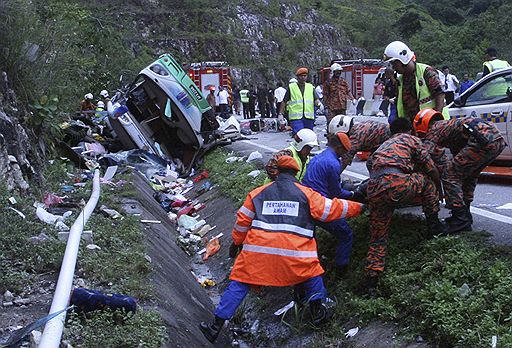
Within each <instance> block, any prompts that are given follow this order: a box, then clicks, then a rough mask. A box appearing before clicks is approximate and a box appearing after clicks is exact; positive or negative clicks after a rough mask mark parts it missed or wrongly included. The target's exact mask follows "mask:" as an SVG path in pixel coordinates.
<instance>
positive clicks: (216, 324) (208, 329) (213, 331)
mask: <svg viewBox="0 0 512 348" xmlns="http://www.w3.org/2000/svg"><path fill="white" fill-rule="evenodd" d="M224 322H225V320H224V319H222V318H219V317H217V316H216V317H215V320H214V321H213V323H211V324H207V323H205V322H204V321H203V322H202V323H201V324H199V329H200V330H201V332H202V333H203V335H204V337H206V339H207V340H208V341H210V342H212V343H213V342H215V340H216V339H217V337H218V336H219V333H220V330H222V327H223V326H224Z"/></svg>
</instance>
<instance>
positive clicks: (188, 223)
mask: <svg viewBox="0 0 512 348" xmlns="http://www.w3.org/2000/svg"><path fill="white" fill-rule="evenodd" d="M195 224H197V220H196V219H194V218H193V217H192V216H189V215H181V216H180V217H179V218H178V226H182V227H185V228H186V229H187V230H190V229H191V228H192V226H194V225H195Z"/></svg>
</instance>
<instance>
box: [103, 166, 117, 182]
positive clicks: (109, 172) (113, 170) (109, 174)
mask: <svg viewBox="0 0 512 348" xmlns="http://www.w3.org/2000/svg"><path fill="white" fill-rule="evenodd" d="M116 172H117V166H110V167H108V168H107V170H106V171H105V175H103V178H102V181H103V182H107V181H111V180H112V178H113V177H114V175H116Z"/></svg>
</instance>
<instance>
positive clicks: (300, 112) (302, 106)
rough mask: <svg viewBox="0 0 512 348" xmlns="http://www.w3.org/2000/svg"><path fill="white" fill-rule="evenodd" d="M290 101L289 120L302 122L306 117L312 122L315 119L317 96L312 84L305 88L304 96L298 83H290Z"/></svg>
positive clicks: (307, 84)
mask: <svg viewBox="0 0 512 348" xmlns="http://www.w3.org/2000/svg"><path fill="white" fill-rule="evenodd" d="M288 88H289V90H290V100H289V101H288V118H289V119H290V120H300V119H301V118H303V117H305V118H308V119H310V120H313V119H314V118H315V104H314V103H315V94H314V88H313V85H312V84H311V83H306V85H305V86H304V95H302V93H301V91H300V88H299V85H298V84H297V83H290V85H289V86H288Z"/></svg>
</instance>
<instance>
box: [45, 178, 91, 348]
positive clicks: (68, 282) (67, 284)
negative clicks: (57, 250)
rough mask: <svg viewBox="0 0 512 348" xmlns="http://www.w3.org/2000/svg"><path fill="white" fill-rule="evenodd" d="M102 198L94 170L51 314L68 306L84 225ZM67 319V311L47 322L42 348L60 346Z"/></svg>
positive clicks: (69, 247) (65, 255) (68, 244)
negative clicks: (89, 193) (88, 195)
mask: <svg viewBox="0 0 512 348" xmlns="http://www.w3.org/2000/svg"><path fill="white" fill-rule="evenodd" d="M99 198H100V171H99V170H98V169H96V170H95V172H94V178H93V183H92V193H91V197H90V198H89V201H88V202H87V204H86V205H85V207H84V209H83V210H82V212H81V213H80V215H78V218H77V219H76V220H75V223H74V224H73V226H71V229H70V230H69V238H68V242H67V244H66V251H65V252H64V257H63V259H62V266H61V269H60V273H59V279H58V281H57V286H56V287H55V294H54V296H53V300H52V305H51V307H50V314H51V313H55V312H58V311H60V310H62V309H65V308H67V307H68V304H69V299H70V297H71V290H72V287H73V276H74V274H75V266H76V259H77V256H78V247H79V246H80V238H81V236H82V231H83V229H84V225H85V224H86V223H87V221H88V220H89V218H90V217H91V214H92V212H93V211H94V208H95V207H96V204H97V203H98V200H99ZM65 320H66V311H64V312H62V313H61V314H59V315H58V316H56V317H55V318H53V319H51V320H50V321H48V323H46V325H45V327H44V331H43V334H42V336H41V342H40V343H39V347H40V348H58V347H59V345H60V340H61V338H62V332H63V330H64V321H65Z"/></svg>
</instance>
